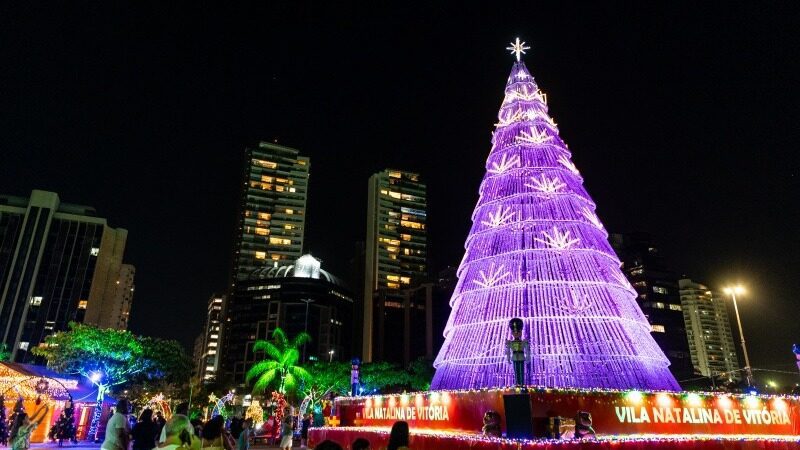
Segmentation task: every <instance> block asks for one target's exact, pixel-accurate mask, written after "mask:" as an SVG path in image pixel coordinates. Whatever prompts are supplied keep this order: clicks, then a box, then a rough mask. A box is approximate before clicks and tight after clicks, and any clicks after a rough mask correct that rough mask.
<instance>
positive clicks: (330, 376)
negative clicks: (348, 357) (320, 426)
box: [300, 361, 351, 406]
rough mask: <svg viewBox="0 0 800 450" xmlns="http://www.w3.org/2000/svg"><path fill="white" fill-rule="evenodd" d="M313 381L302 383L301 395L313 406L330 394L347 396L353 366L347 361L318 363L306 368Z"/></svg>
mask: <svg viewBox="0 0 800 450" xmlns="http://www.w3.org/2000/svg"><path fill="white" fill-rule="evenodd" d="M306 369H307V370H308V373H309V374H310V375H311V379H310V380H308V381H307V382H304V383H302V386H301V387H300V394H301V395H302V396H303V397H304V398H307V399H308V400H309V402H310V404H311V406H314V405H317V404H319V403H320V401H321V400H322V399H323V398H325V397H326V396H327V395H328V394H330V393H333V394H334V395H337V396H338V395H347V394H348V393H349V392H350V369H351V365H350V363H349V362H345V361H331V362H328V361H317V362H314V363H312V364H309V365H308V366H307V368H306Z"/></svg>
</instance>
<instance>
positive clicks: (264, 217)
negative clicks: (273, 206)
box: [258, 212, 272, 220]
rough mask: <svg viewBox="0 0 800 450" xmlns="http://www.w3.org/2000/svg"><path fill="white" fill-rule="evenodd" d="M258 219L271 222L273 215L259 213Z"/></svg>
mask: <svg viewBox="0 0 800 450" xmlns="http://www.w3.org/2000/svg"><path fill="white" fill-rule="evenodd" d="M258 218H259V219H264V220H270V219H271V218H272V214H270V213H262V212H260V213H258Z"/></svg>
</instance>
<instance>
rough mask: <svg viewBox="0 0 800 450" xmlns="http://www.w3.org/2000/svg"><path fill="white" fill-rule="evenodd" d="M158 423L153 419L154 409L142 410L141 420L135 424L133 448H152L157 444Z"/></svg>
mask: <svg viewBox="0 0 800 450" xmlns="http://www.w3.org/2000/svg"><path fill="white" fill-rule="evenodd" d="M158 428H159V427H158V424H157V423H155V422H154V421H153V410H152V409H150V408H147V409H145V410H144V411H142V414H141V415H140V416H139V421H138V422H136V425H134V426H133V429H132V430H131V436H133V450H151V449H152V448H153V447H155V446H156V437H157V436H158V432H159V429H158Z"/></svg>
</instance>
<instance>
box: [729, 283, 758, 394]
mask: <svg viewBox="0 0 800 450" xmlns="http://www.w3.org/2000/svg"><path fill="white" fill-rule="evenodd" d="M723 292H725V293H726V294H728V295H730V296H731V299H733V310H734V311H735V312H736V323H737V324H738V325H739V337H741V338H742V352H743V353H744V373H745V376H746V377H747V386H748V387H750V386H752V385H753V371H752V370H751V368H750V358H749V357H748V356H747V346H746V345H745V343H744V331H743V330H742V319H740V318H739V307H738V306H737V305H736V294H739V295H742V294H744V288H743V287H742V286H740V285H736V286H729V287H726V288H724V289H723Z"/></svg>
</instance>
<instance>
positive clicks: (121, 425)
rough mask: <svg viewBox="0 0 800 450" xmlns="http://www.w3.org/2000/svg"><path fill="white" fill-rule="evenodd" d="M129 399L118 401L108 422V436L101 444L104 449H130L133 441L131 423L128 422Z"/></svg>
mask: <svg viewBox="0 0 800 450" xmlns="http://www.w3.org/2000/svg"><path fill="white" fill-rule="evenodd" d="M129 407H130V405H129V404H128V400H126V399H124V398H123V399H121V400H120V401H118V402H117V407H116V408H115V410H114V414H113V415H112V416H111V418H110V419H108V423H107V424H106V436H105V439H103V444H102V445H101V446H100V448H102V449H103V450H128V444H130V442H131V425H130V423H129V422H128V409H129Z"/></svg>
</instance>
